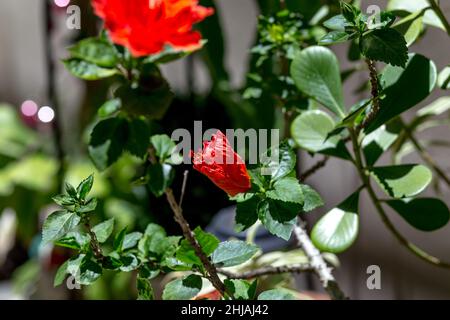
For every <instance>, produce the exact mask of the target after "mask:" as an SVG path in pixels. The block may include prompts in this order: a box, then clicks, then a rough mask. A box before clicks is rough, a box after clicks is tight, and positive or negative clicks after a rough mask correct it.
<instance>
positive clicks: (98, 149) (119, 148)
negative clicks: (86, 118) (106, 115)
mask: <svg viewBox="0 0 450 320" xmlns="http://www.w3.org/2000/svg"><path fill="white" fill-rule="evenodd" d="M127 137H128V123H127V121H126V120H125V119H123V118H110V119H105V120H102V121H100V122H99V123H98V124H97V125H96V126H95V127H94V130H93V131H92V133H91V141H90V145H89V154H90V156H91V159H92V161H93V162H94V164H95V165H96V167H97V168H99V169H100V170H105V169H106V168H108V167H109V166H110V165H111V164H113V163H114V162H116V161H117V160H118V159H119V157H120V156H121V155H122V153H123V151H124V148H125V145H126V144H127Z"/></svg>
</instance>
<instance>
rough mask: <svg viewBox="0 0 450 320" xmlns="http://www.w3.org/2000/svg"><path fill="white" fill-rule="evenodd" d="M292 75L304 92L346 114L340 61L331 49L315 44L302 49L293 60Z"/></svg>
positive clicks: (328, 106)
mask: <svg viewBox="0 0 450 320" xmlns="http://www.w3.org/2000/svg"><path fill="white" fill-rule="evenodd" d="M291 76H292V79H293V80H294V82H295V84H296V85H297V87H298V88H299V89H300V90H301V91H302V92H304V93H305V94H307V95H308V96H310V97H311V98H313V99H314V100H317V101H318V102H319V103H321V104H322V105H324V106H325V107H327V108H328V109H329V110H331V111H332V112H334V113H335V114H336V115H338V116H340V117H341V118H343V117H344V116H345V114H344V98H343V93H342V83H341V75H340V71H339V61H338V60H337V58H336V56H335V55H334V53H333V52H332V51H331V50H329V49H327V48H324V47H317V46H313V47H309V48H307V49H305V50H303V51H301V52H300V53H299V54H297V56H296V57H295V58H294V61H293V62H292V65H291Z"/></svg>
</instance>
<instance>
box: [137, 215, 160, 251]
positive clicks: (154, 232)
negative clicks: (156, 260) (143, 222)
mask: <svg viewBox="0 0 450 320" xmlns="http://www.w3.org/2000/svg"><path fill="white" fill-rule="evenodd" d="M138 249H139V252H140V253H141V254H142V255H143V256H144V257H146V256H147V255H148V254H149V253H151V254H152V255H153V256H157V257H161V256H162V255H163V254H164V253H165V251H166V250H167V236H166V231H165V230H164V229H163V228H162V227H161V226H159V225H157V224H153V223H150V224H149V225H148V226H147V228H146V229H145V233H144V235H143V237H142V238H141V240H139V243H138Z"/></svg>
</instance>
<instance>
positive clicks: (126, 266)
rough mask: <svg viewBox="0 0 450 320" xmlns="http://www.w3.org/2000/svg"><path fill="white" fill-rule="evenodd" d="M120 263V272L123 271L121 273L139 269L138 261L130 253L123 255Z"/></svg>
mask: <svg viewBox="0 0 450 320" xmlns="http://www.w3.org/2000/svg"><path fill="white" fill-rule="evenodd" d="M120 262H121V264H122V265H121V266H120V268H119V269H120V271H123V272H131V271H133V270H136V269H137V268H138V267H139V260H138V258H137V257H136V256H135V255H134V254H132V253H127V254H124V255H123V256H121V257H120Z"/></svg>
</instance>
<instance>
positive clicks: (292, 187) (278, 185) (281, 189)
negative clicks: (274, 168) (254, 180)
mask: <svg viewBox="0 0 450 320" xmlns="http://www.w3.org/2000/svg"><path fill="white" fill-rule="evenodd" d="M266 197H268V198H270V199H274V200H280V201H284V202H293V203H298V204H301V205H303V202H304V196H303V192H302V188H301V186H300V183H299V182H298V180H297V178H293V177H284V178H283V179H281V180H278V181H276V182H275V183H274V185H273V190H269V191H267V192H266Z"/></svg>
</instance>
